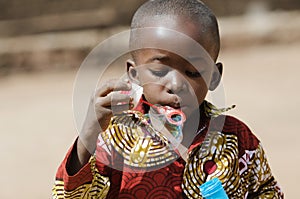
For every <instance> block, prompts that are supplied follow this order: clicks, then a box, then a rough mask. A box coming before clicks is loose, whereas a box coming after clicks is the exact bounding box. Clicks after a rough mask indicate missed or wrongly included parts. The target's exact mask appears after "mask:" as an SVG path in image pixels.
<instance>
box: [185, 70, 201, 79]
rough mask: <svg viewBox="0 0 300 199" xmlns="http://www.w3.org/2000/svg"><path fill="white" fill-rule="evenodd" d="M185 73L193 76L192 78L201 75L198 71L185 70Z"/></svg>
mask: <svg viewBox="0 0 300 199" xmlns="http://www.w3.org/2000/svg"><path fill="white" fill-rule="evenodd" d="M185 74H186V75H187V76H189V77H193V78H197V77H201V73H200V72H198V71H195V72H191V71H185Z"/></svg>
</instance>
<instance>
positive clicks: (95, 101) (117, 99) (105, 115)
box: [80, 79, 133, 143]
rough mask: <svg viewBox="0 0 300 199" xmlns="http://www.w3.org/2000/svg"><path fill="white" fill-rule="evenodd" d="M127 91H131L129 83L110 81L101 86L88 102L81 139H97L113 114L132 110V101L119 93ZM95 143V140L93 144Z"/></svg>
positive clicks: (116, 80) (127, 96)
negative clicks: (91, 137) (95, 137)
mask: <svg viewBox="0 0 300 199" xmlns="http://www.w3.org/2000/svg"><path fill="white" fill-rule="evenodd" d="M129 90H131V83H130V82H129V81H120V80H118V79H111V80H108V81H107V82H105V83H104V84H102V85H101V86H100V87H99V88H98V89H97V90H96V92H95V95H94V96H93V97H92V98H91V100H90V103H89V108H88V112H87V116H86V118H85V121H84V124H83V129H82V131H81V135H80V137H82V139H85V137H90V136H93V135H94V136H97V137H98V134H99V133H100V132H102V131H105V130H106V128H107V127H108V125H109V122H110V119H111V117H112V116H113V114H115V113H120V112H122V111H125V110H128V109H130V108H132V106H133V104H132V100H133V99H132V98H131V97H130V96H129V95H126V94H123V93H121V92H120V91H129ZM94 136H93V137H94ZM96 141H97V139H95V140H94V141H93V142H94V143H96ZM89 143H90V142H89Z"/></svg>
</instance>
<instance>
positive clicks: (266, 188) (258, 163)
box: [247, 144, 284, 199]
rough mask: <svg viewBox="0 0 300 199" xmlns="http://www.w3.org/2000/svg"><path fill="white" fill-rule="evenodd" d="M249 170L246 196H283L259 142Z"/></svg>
mask: <svg viewBox="0 0 300 199" xmlns="http://www.w3.org/2000/svg"><path fill="white" fill-rule="evenodd" d="M250 172H251V177H250V186H249V195H248V197H247V198H259V199H264V198H273V199H277V198H278V199H281V198H284V195H283V192H282V190H281V188H280V187H279V184H278V183H277V181H276V180H275V178H274V176H273V175H272V172H271V169H270V166H269V164H268V161H267V157H266V154H265V152H264V150H263V148H262V146H261V144H259V145H258V147H257V149H256V151H255V154H254V157H253V161H252V165H251V167H250Z"/></svg>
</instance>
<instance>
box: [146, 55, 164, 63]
mask: <svg viewBox="0 0 300 199" xmlns="http://www.w3.org/2000/svg"><path fill="white" fill-rule="evenodd" d="M155 60H160V61H168V60H170V57H169V56H167V55H154V56H152V57H150V58H149V59H147V61H146V63H151V62H153V61H155Z"/></svg>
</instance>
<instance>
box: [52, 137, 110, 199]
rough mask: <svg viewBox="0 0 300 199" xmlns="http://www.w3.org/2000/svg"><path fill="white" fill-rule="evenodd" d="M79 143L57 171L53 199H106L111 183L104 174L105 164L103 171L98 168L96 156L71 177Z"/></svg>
mask: <svg viewBox="0 0 300 199" xmlns="http://www.w3.org/2000/svg"><path fill="white" fill-rule="evenodd" d="M77 141H78V139H77V140H76V142H75V143H74V145H73V146H72V147H71V148H70V150H69V151H68V153H67V155H66V157H65V158H64V160H63V162H62V163H61V165H60V167H59V168H58V170H57V173H56V178H55V183H54V187H53V189H52V197H53V198H55V199H63V198H64V199H65V198H72V199H75V198H78V199H79V198H93V197H96V198H105V197H106V195H107V193H108V190H109V186H110V181H109V178H108V177H105V176H107V173H105V172H104V169H103V168H105V167H106V166H105V165H104V164H103V168H101V169H102V170H101V171H99V170H98V168H97V167H96V158H95V156H94V155H92V156H90V159H89V160H88V162H87V163H86V164H85V165H83V166H82V168H80V170H79V171H78V172H77V173H75V174H74V175H70V174H69V172H68V170H67V169H68V166H69V163H70V160H71V158H72V153H73V152H74V151H76V143H77ZM98 166H99V163H98ZM95 187H97V189H95Z"/></svg>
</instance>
